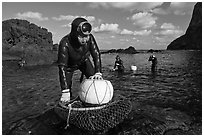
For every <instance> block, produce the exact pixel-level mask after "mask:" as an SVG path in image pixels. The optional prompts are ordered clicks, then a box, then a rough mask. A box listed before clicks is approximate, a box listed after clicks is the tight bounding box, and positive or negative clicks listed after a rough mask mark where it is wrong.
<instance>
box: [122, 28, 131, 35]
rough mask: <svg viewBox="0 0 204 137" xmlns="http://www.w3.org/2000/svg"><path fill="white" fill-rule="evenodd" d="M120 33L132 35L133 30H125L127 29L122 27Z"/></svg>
mask: <svg viewBox="0 0 204 137" xmlns="http://www.w3.org/2000/svg"><path fill="white" fill-rule="evenodd" d="M120 34H122V35H132V34H133V31H130V30H127V29H123V30H122V31H121V32H120Z"/></svg>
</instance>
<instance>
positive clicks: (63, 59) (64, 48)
mask: <svg viewBox="0 0 204 137" xmlns="http://www.w3.org/2000/svg"><path fill="white" fill-rule="evenodd" d="M67 44H68V43H67V42H66V40H65V39H62V40H61V41H60V44H59V50H58V68H59V79H60V86H61V90H62V91H63V90H66V89H69V86H68V83H67V62H68V45H67Z"/></svg>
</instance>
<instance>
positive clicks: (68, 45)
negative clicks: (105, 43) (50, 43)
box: [58, 22, 101, 90]
mask: <svg viewBox="0 0 204 137" xmlns="http://www.w3.org/2000/svg"><path fill="white" fill-rule="evenodd" d="M79 23H80V22H78V23H75V24H74V25H72V30H71V33H70V34H68V35H66V36H65V37H63V38H62V40H61V41H60V44H59V50H58V67H59V79H60V86H61V90H64V89H70V90H71V86H72V76H73V72H74V71H75V70H78V69H79V70H80V71H81V72H82V74H84V75H85V76H86V77H87V78H88V77H90V76H93V75H94V74H95V73H97V72H101V57H100V52H99V48H98V46H97V43H96V41H95V39H94V36H93V35H92V34H90V35H89V40H88V41H87V43H86V44H83V45H82V44H80V43H79V42H78V40H77V33H76V27H77V25H78V24H79ZM90 55H91V56H92V58H93V62H94V66H93V64H92V63H91V60H90Z"/></svg>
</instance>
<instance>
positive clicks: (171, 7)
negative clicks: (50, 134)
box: [2, 1, 195, 50]
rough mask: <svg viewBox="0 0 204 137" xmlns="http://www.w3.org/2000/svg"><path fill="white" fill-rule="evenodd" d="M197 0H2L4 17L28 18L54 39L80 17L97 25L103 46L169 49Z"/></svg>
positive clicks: (65, 33) (185, 24) (98, 35)
mask: <svg viewBox="0 0 204 137" xmlns="http://www.w3.org/2000/svg"><path fill="white" fill-rule="evenodd" d="M194 5H195V2H117V1H116V2H2V21H4V20H8V19H12V18H18V19H25V20H28V21H29V22H31V23H34V24H36V25H37V26H40V27H43V28H47V29H48V31H49V32H51V33H52V35H53V43H54V44H56V43H59V42H60V40H61V39H62V37H64V36H65V35H67V34H68V33H70V29H71V26H70V24H71V22H72V21H73V20H74V19H75V18H76V17H79V16H81V17H84V18H86V19H87V20H88V21H89V22H90V23H91V24H92V27H93V30H92V34H93V35H94V37H95V39H96V42H97V44H98V46H99V49H119V48H122V49H125V48H128V47H129V46H133V47H134V48H135V49H136V50H137V49H138V50H140V49H147V50H148V49H166V48H167V46H168V44H170V43H171V42H172V41H173V40H174V39H176V38H177V37H179V36H181V35H183V34H185V32H186V29H187V27H188V25H189V23H190V20H191V17H192V12H193V7H194Z"/></svg>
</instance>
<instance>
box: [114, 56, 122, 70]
mask: <svg viewBox="0 0 204 137" xmlns="http://www.w3.org/2000/svg"><path fill="white" fill-rule="evenodd" d="M115 59H116V60H115V64H114V67H113V71H118V72H124V69H125V67H124V66H123V61H122V60H121V59H120V57H119V55H117V56H116V58H115Z"/></svg>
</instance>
